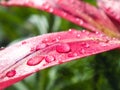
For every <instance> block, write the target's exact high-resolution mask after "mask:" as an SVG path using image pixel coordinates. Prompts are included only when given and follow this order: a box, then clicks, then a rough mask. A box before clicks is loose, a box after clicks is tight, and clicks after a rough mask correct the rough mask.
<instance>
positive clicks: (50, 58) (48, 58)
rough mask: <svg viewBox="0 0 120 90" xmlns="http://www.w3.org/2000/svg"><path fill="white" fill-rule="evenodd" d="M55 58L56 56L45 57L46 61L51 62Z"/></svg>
mask: <svg viewBox="0 0 120 90" xmlns="http://www.w3.org/2000/svg"><path fill="white" fill-rule="evenodd" d="M54 60H55V57H54V56H46V57H45V61H46V62H48V63H50V62H52V61H54Z"/></svg>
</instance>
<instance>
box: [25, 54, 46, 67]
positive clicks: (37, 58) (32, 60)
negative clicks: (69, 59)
mask: <svg viewBox="0 0 120 90" xmlns="http://www.w3.org/2000/svg"><path fill="white" fill-rule="evenodd" d="M43 59H44V57H43V56H35V57H32V58H30V59H29V60H28V61H27V65H29V66H35V65H38V64H39V63H40V62H41V61H42V60H43Z"/></svg>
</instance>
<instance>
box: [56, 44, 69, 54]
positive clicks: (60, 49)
mask: <svg viewBox="0 0 120 90" xmlns="http://www.w3.org/2000/svg"><path fill="white" fill-rule="evenodd" d="M70 50H71V48H70V46H69V45H68V44H66V43H61V44H60V45H57V46H56V51H57V52H59V53H67V52H69V51H70Z"/></svg>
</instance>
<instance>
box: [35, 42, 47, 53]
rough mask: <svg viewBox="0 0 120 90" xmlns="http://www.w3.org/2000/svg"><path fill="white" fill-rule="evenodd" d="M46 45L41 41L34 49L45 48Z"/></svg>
mask: <svg viewBox="0 0 120 90" xmlns="http://www.w3.org/2000/svg"><path fill="white" fill-rule="evenodd" d="M46 46H47V45H46V44H45V43H41V44H39V45H37V46H36V51H38V50H40V49H43V48H45V47H46Z"/></svg>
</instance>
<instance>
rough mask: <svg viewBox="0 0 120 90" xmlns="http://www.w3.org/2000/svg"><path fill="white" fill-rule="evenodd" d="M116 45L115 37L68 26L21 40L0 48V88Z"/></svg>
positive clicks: (117, 44) (117, 43) (117, 41)
mask: <svg viewBox="0 0 120 90" xmlns="http://www.w3.org/2000/svg"><path fill="white" fill-rule="evenodd" d="M119 46H120V41H119V40H117V39H112V38H109V37H107V36H105V35H103V34H101V33H98V32H96V33H90V32H87V31H85V30H83V31H82V32H81V31H76V30H72V29H70V30H69V31H66V32H58V33H51V34H45V35H42V36H37V37H33V38H30V39H27V40H23V41H21V42H19V43H16V44H14V45H11V46H9V47H7V48H6V49H4V50H1V51H0V89H3V88H6V87H8V86H9V85H12V84H14V83H16V82H18V81H20V80H22V79H24V78H25V77H27V76H29V75H31V74H32V73H34V72H37V71H39V70H42V69H45V68H47V67H51V66H54V65H58V64H61V63H65V62H69V61H71V60H74V59H78V58H82V57H86V56H89V55H93V54H97V53H101V52H104V51H108V50H111V49H114V48H117V47H119Z"/></svg>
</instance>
